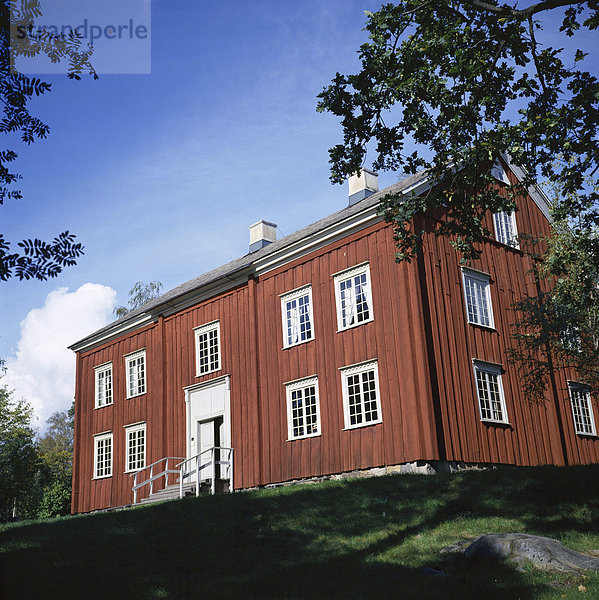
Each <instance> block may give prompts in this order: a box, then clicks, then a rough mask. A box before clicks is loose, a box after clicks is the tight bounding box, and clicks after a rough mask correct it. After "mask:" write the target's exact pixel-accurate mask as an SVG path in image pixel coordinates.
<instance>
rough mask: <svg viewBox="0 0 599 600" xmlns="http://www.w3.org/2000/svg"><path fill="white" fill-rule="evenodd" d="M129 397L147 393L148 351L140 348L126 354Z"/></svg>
mask: <svg viewBox="0 0 599 600" xmlns="http://www.w3.org/2000/svg"><path fill="white" fill-rule="evenodd" d="M125 370H126V372H127V398H133V396H140V395H141V394H145V393H146V351H145V350H138V351H137V352H133V353H132V354H128V355H127V356H125Z"/></svg>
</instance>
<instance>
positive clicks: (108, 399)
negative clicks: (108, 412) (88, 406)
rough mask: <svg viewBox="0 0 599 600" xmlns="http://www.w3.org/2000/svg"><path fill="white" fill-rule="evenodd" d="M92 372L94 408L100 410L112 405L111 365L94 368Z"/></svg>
mask: <svg viewBox="0 0 599 600" xmlns="http://www.w3.org/2000/svg"><path fill="white" fill-rule="evenodd" d="M94 371H95V372H96V377H95V379H96V386H95V387H96V389H95V398H96V402H95V406H96V408H102V407H103V406H108V405H109V404H112V363H106V364H104V365H100V366H99V367H95V368H94Z"/></svg>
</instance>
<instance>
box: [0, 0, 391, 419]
mask: <svg viewBox="0 0 599 600" xmlns="http://www.w3.org/2000/svg"><path fill="white" fill-rule="evenodd" d="M379 5H380V2H375V1H371V0H359V1H357V0H302V1H301V2H290V1H287V0H278V1H275V0H251V1H250V0H221V1H211V2H203V1H201V0H154V1H153V2H152V4H151V10H152V32H151V44H152V46H151V50H152V53H151V74H149V75H102V76H101V77H100V79H99V80H98V81H93V80H92V79H90V78H86V79H84V80H83V81H80V82H74V81H70V80H67V78H66V77H65V76H58V75H49V76H46V77H45V78H44V79H45V80H47V81H50V82H51V83H52V92H51V93H50V94H48V95H46V96H44V97H42V98H40V99H39V100H37V101H36V102H35V103H33V104H32V106H31V109H32V111H33V112H34V113H35V114H36V115H37V116H39V117H40V118H41V119H42V120H43V121H44V122H46V123H48V124H49V125H50V127H51V134H50V136H49V137H48V139H46V140H42V141H38V142H36V143H35V144H33V145H32V146H30V147H26V146H24V145H22V144H17V145H15V149H16V150H17V151H18V152H19V155H20V156H19V160H18V162H17V163H16V167H15V169H16V170H17V171H18V172H20V173H21V174H22V175H23V181H22V183H21V189H22V191H23V193H24V198H23V200H21V201H11V202H8V203H7V204H6V205H5V206H4V207H2V209H1V213H0V214H1V215H2V228H3V231H5V232H6V234H7V237H8V238H9V239H11V240H15V241H17V240H20V239H23V238H27V237H40V238H42V239H48V238H49V239H51V238H52V237H53V236H54V235H56V234H58V233H59V232H61V231H63V230H65V229H68V230H70V231H72V232H74V233H76V234H77V236H78V239H79V240H80V241H81V242H82V243H83V244H84V245H85V256H84V257H82V258H81V259H80V260H79V262H78V264H77V266H76V267H72V268H69V269H67V270H66V271H65V272H64V273H63V274H62V275H60V277H59V278H57V279H53V280H50V281H48V282H44V283H41V282H38V281H29V282H19V281H17V280H13V281H10V282H8V283H3V284H2V286H1V289H0V294H1V298H0V322H1V323H2V329H1V332H0V357H2V358H5V359H7V363H8V367H9V377H8V378H7V379H6V380H5V381H7V382H8V383H9V384H10V385H11V386H12V387H15V388H16V389H17V393H18V395H21V396H24V397H25V398H26V399H28V400H29V401H31V402H32V403H33V404H34V405H35V407H36V411H37V413H38V415H39V416H40V421H39V423H38V424H39V425H43V421H44V420H45V418H47V416H49V414H50V413H51V412H52V411H53V410H63V409H66V408H68V406H69V405H70V402H71V399H72V395H73V391H72V390H73V382H74V369H73V364H74V362H73V356H72V353H70V351H67V350H65V347H66V345H68V344H70V343H72V342H74V341H76V340H77V339H79V338H80V337H82V336H83V335H86V334H87V333H91V331H93V330H94V329H96V328H98V327H100V326H101V325H103V324H104V323H105V322H106V321H107V320H108V319H109V318H110V316H111V311H112V308H113V305H114V303H115V302H116V303H118V304H125V303H126V301H127V292H128V290H129V289H130V288H131V287H132V286H133V284H134V283H135V282H137V281H143V282H149V281H155V280H159V281H161V282H162V283H163V285H164V290H165V291H166V290H168V289H170V288H172V287H174V286H176V285H178V284H179V283H182V282H184V281H187V280H188V279H191V278H193V277H195V276H197V275H199V274H201V273H203V272H205V271H207V270H209V269H211V268H213V267H216V266H218V265H221V264H223V263H225V262H227V261H229V260H231V259H233V258H235V257H237V256H240V255H242V254H245V253H246V252H247V248H248V241H249V233H248V227H249V225H250V224H252V223H254V222H256V221H257V220H259V219H262V218H264V219H267V220H270V221H274V222H276V223H277V224H278V225H279V228H280V233H279V235H282V234H289V233H291V232H292V231H295V230H296V229H299V228H300V227H302V226H304V225H306V224H308V223H311V222H313V221H315V220H317V219H318V218H320V217H322V216H325V215H327V214H330V213H331V212H333V211H335V210H338V209H340V208H342V207H343V206H345V205H346V204H347V187H346V186H343V187H342V186H333V185H332V184H330V182H329V171H328V152H327V150H328V148H329V147H330V146H332V145H334V144H336V143H338V142H339V141H340V140H341V128H340V125H339V123H338V122H337V120H336V119H334V118H333V117H331V116H330V115H325V114H319V113H317V112H316V110H315V107H316V96H317V94H318V93H319V91H320V90H321V89H322V88H323V86H325V85H326V84H327V83H328V82H329V81H330V80H331V78H332V77H333V76H334V75H335V73H336V72H337V71H339V72H342V73H347V72H352V71H355V70H356V69H357V68H358V59H357V55H356V49H357V48H358V47H359V45H360V44H361V43H363V42H364V41H365V40H366V35H365V33H364V32H363V31H362V28H363V26H364V21H365V17H364V11H365V10H373V11H374V10H376V9H377V8H378V7H379ZM396 180H397V176H396V175H394V174H390V173H383V174H381V177H380V184H381V187H384V186H387V185H390V184H391V183H394V182H395V181H396ZM87 284H95V285H93V286H90V285H87ZM11 377H12V378H11ZM58 380H60V382H59V383H57V382H58Z"/></svg>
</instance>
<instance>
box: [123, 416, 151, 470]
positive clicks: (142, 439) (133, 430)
mask: <svg viewBox="0 0 599 600" xmlns="http://www.w3.org/2000/svg"><path fill="white" fill-rule="evenodd" d="M125 437H126V442H127V446H126V447H127V458H126V464H125V471H137V470H138V469H143V468H144V467H145V466H146V424H145V423H138V424H137V425H129V426H128V427H126V428H125Z"/></svg>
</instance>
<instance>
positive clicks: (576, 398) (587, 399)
mask: <svg viewBox="0 0 599 600" xmlns="http://www.w3.org/2000/svg"><path fill="white" fill-rule="evenodd" d="M568 395H569V396H570V407H571V408H572V419H573V421H574V431H575V433H576V434H577V435H590V436H597V428H596V425H595V416H594V414H593V404H592V402H591V390H590V388H589V387H588V386H586V385H584V384H582V383H577V382H575V381H569V382H568ZM577 411H578V416H577ZM585 411H586V412H587V414H586V415H585V414H584V412H585ZM585 417H586V419H588V421H589V422H588V429H587V428H586V424H585V423H584V419H585ZM581 426H582V427H581Z"/></svg>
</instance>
